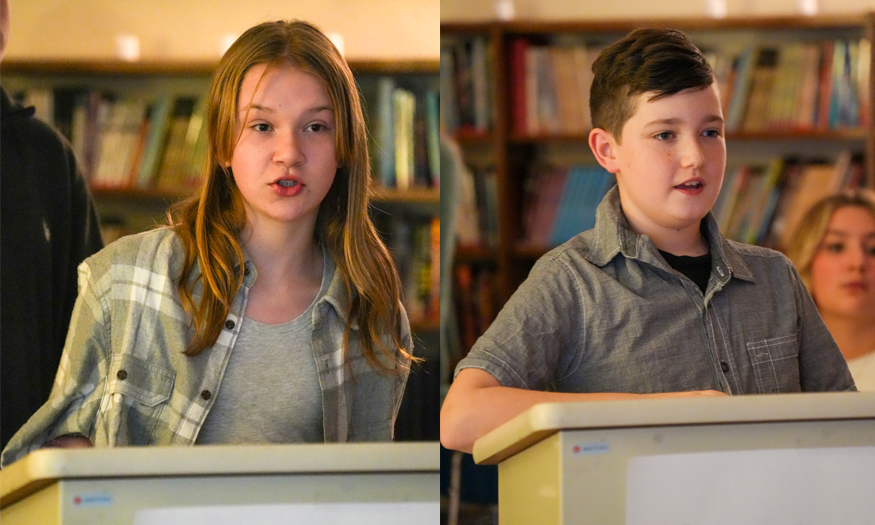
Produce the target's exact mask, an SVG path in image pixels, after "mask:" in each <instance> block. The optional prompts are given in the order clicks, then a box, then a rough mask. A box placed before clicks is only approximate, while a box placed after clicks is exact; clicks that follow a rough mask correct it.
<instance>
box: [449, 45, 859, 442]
mask: <svg viewBox="0 0 875 525" xmlns="http://www.w3.org/2000/svg"><path fill="white" fill-rule="evenodd" d="M593 73H594V81H593V86H592V90H591V93H590V109H591V114H592V124H593V128H594V129H593V130H592V131H591V132H590V135H589V146H590V148H591V149H592V151H593V153H594V154H595V158H596V160H597V161H598V163H599V164H601V165H602V166H603V167H604V168H605V169H607V170H608V171H610V172H611V173H614V174H615V175H616V177H617V186H616V187H614V188H613V189H612V190H611V191H610V192H609V193H608V194H607V195H606V196H605V198H604V200H603V201H602V203H601V204H600V205H599V207H598V210H597V212H596V225H595V228H593V229H592V230H589V231H586V232H584V233H582V234H580V235H578V236H576V237H575V238H573V239H572V240H570V241H569V242H567V243H565V244H563V245H562V246H560V247H558V248H556V249H554V250H552V251H551V252H549V253H548V254H546V255H545V256H544V257H542V258H541V259H540V260H539V261H538V262H537V263H536V264H535V266H534V268H533V269H532V271H531V273H530V274H529V277H528V279H527V280H526V281H525V282H524V283H523V284H522V285H521V286H520V287H519V289H518V290H517V291H516V293H514V295H513V296H512V297H511V299H510V300H509V301H508V302H507V304H506V305H505V306H504V308H503V309H502V310H501V312H500V313H499V315H498V317H497V318H496V320H495V322H493V324H492V326H490V328H489V329H488V330H487V331H486V333H485V334H484V335H483V336H482V337H481V338H480V339H479V340H478V341H477V343H476V344H475V345H474V347H473V348H472V350H471V352H470V353H469V354H468V356H467V357H466V358H465V359H463V360H462V361H461V362H460V363H459V365H458V367H457V369H456V373H457V375H456V378H455V380H454V382H453V384H452V387H451V388H450V390H449V393H448V394H447V397H446V400H445V401H444V405H443V409H442V411H441V442H442V443H443V444H444V446H446V447H447V448H452V449H457V450H462V451H466V452H470V451H471V448H472V447H473V443H474V441H475V440H476V439H477V438H479V437H480V436H482V435H484V434H485V433H487V432H489V431H490V430H492V429H494V428H495V427H497V426H499V425H500V424H501V423H503V422H505V421H507V420H508V419H511V418H512V417H513V416H515V415H517V414H519V413H520V412H523V411H524V410H526V409H528V408H529V407H531V406H533V405H535V404H537V403H544V402H557V401H604V400H619V399H630V398H634V397H639V396H644V397H694V396H723V395H738V394H766V393H779V392H799V391H846V390H855V388H854V382H853V380H852V379H851V375H850V373H849V372H848V368H847V365H846V364H845V361H844V359H843V358H842V355H841V352H840V351H839V349H838V347H837V346H836V344H835V342H834V341H833V339H832V337H831V336H830V335H829V332H828V331H827V329H826V327H825V326H824V324H823V321H822V320H821V319H820V316H819V315H818V314H817V310H816V308H815V306H814V302H813V301H812V300H811V297H810V296H809V295H808V292H807V291H806V290H805V286H804V285H803V284H802V281H801V280H800V278H799V275H798V274H797V273H796V271H795V269H794V268H793V266H792V265H791V264H790V262H789V261H788V260H787V259H786V258H785V257H784V256H783V255H781V254H780V253H778V252H775V251H772V250H767V249H765V248H760V247H756V246H749V245H745V244H739V243H736V242H733V241H730V240H727V239H726V238H724V237H723V236H722V235H721V234H720V232H719V230H718V226H717V223H716V221H715V220H714V217H713V216H712V215H711V213H710V210H711V207H712V206H713V205H714V201H715V200H716V199H717V195H718V194H719V192H720V186H721V184H722V182H723V172H724V168H725V166H726V142H725V139H724V136H723V116H722V112H721V109H720V95H719V93H718V90H717V84H716V83H715V81H714V75H713V72H712V70H711V67H710V66H709V65H708V62H707V61H706V60H705V58H704V57H703V56H702V54H701V52H700V51H699V50H698V49H697V48H696V46H695V45H693V43H692V42H690V40H689V39H688V38H687V37H686V36H685V35H684V34H683V33H681V32H679V31H673V30H662V29H639V30H636V31H633V32H632V33H630V34H629V35H627V36H626V37H625V38H623V39H622V40H620V41H618V42H616V43H615V44H613V45H611V46H609V47H608V48H606V49H605V50H604V51H603V52H602V53H601V55H600V56H599V58H598V59H597V60H596V61H595V63H594V64H593Z"/></svg>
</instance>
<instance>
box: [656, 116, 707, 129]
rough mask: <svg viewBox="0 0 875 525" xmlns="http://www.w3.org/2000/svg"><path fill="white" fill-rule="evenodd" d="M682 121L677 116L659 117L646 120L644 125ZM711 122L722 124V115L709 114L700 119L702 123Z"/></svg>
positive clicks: (670, 124) (669, 124) (669, 123)
mask: <svg viewBox="0 0 875 525" xmlns="http://www.w3.org/2000/svg"><path fill="white" fill-rule="evenodd" d="M682 122H683V119H679V118H661V119H656V120H652V121H650V122H648V123H647V124H645V126H654V125H662V126H666V125H667V126H673V125H677V124H681V123H682ZM712 122H719V123H721V124H722V123H723V117H721V116H720V115H709V116H708V117H706V118H705V119H704V120H703V121H702V123H703V124H711V123H712Z"/></svg>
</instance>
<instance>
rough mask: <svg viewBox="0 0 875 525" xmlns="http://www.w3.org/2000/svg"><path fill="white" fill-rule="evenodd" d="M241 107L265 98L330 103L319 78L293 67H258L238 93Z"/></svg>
mask: <svg viewBox="0 0 875 525" xmlns="http://www.w3.org/2000/svg"><path fill="white" fill-rule="evenodd" d="M238 93H239V94H238V107H245V106H246V105H247V104H248V102H249V101H250V100H259V99H262V98H264V97H266V96H267V97H277V96H279V97H287V96H288V97H293V98H296V99H303V100H307V101H310V100H312V101H318V102H320V103H324V102H328V101H329V96H328V91H327V90H326V89H325V84H324V82H323V81H322V79H321V78H319V77H318V76H316V75H314V74H312V73H310V72H308V71H305V70H303V69H301V68H299V67H297V66H295V65H292V64H280V65H274V66H272V67H270V68H269V69H268V66H267V64H256V65H254V66H252V67H251V68H249V70H248V71H246V74H245V75H244V76H243V81H242V82H241V83H240V89H239V92H238Z"/></svg>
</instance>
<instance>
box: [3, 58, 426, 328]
mask: <svg viewBox="0 0 875 525" xmlns="http://www.w3.org/2000/svg"><path fill="white" fill-rule="evenodd" d="M215 67H216V63H215V62H212V61H141V62H124V61H118V60H97V61H95V60H81V61H75V60H74V61H59V60H37V61H15V60H8V61H4V62H3V65H2V68H3V70H2V73H3V86H4V88H5V89H6V90H7V92H9V93H10V96H13V97H15V96H16V94H23V95H24V96H25V97H27V102H29V103H33V104H34V105H36V106H37V116H39V117H40V118H42V119H44V120H47V121H49V122H50V123H52V124H54V125H55V127H57V128H58V129H59V130H60V131H61V132H62V133H64V134H65V135H67V137H68V138H69V139H70V140H71V143H73V145H74V149H75V148H77V147H78V148H83V147H86V146H87V145H88V144H100V143H104V144H105V143H107V142H109V141H111V140H113V139H115V142H111V143H110V146H109V147H108V148H107V149H108V150H114V149H133V148H135V147H136V146H134V145H133V144H134V142H133V141H129V142H120V139H117V138H116V137H110V135H111V134H112V130H111V129H110V127H111V123H112V120H113V115H114V114H115V113H114V112H116V109H117V108H119V107H120V106H121V105H122V104H121V103H128V102H136V103H138V104H139V106H138V107H137V108H136V109H135V110H131V111H130V112H131V113H132V117H133V122H135V124H136V126H141V125H143V123H149V124H151V125H152V127H153V128H157V127H158V126H156V125H155V119H154V117H155V113H154V112H153V110H154V107H155V105H157V104H156V102H157V101H160V100H161V98H162V97H164V98H165V100H166V101H169V103H168V104H167V107H166V108H165V112H166V113H167V114H166V115H165V118H166V119H167V120H168V121H169V122H167V123H166V124H165V125H164V128H163V134H164V136H163V139H164V141H163V144H159V145H158V146H157V151H156V153H155V155H156V157H157V158H156V159H155V161H154V167H153V170H154V171H153V172H152V173H151V174H150V175H147V176H145V177H144V175H143V173H142V172H143V166H142V162H143V156H144V155H145V153H141V154H140V155H141V157H140V158H139V159H136V158H131V157H128V158H127V159H126V160H127V164H115V165H114V166H116V169H112V168H110V169H109V172H112V173H115V174H116V175H118V174H119V173H120V172H125V173H124V176H123V177H121V178H120V179H116V180H109V181H108V182H107V181H106V180H101V177H102V175H101V176H99V175H100V174H102V173H106V171H107V170H106V169H105V168H101V166H100V158H101V157H104V158H107V157H108V156H109V154H108V152H107V155H99V154H98V153H96V152H94V151H88V150H83V149H79V150H77V157H78V158H79V161H80V165H81V166H82V169H83V171H84V173H85V176H86V178H88V180H89V185H90V186H91V189H92V193H93V196H94V198H95V202H96V204H97V207H98V211H99V212H100V215H101V220H102V222H103V223H104V224H103V226H104V235H105V238H106V239H107V240H108V241H109V240H113V239H114V238H117V237H118V236H120V235H125V234H130V233H136V232H139V231H143V230H146V229H149V228H151V227H153V226H154V225H155V224H159V223H162V222H164V221H165V215H166V211H167V208H168V206H169V205H170V204H171V203H173V202H175V201H177V200H179V199H181V198H184V197H186V196H187V195H190V194H191V193H192V192H193V191H195V190H196V189H197V187H198V185H199V177H200V171H201V170H199V169H198V167H199V166H200V163H201V162H202V158H201V157H197V156H193V155H191V154H189V155H188V156H186V157H185V158H183V159H182V161H181V162H182V163H183V164H179V162H180V161H179V159H177V161H176V163H173V162H172V160H171V157H172V156H173V155H174V154H177V155H179V152H178V151H174V147H176V148H177V149H178V147H179V144H176V145H175V144H174V138H173V132H174V130H173V118H174V113H175V112H176V104H177V103H178V101H180V100H187V101H189V107H188V108H186V109H185V110H183V111H182V113H183V119H182V123H181V127H182V131H183V133H181V135H183V136H185V131H187V132H188V134H189V137H188V140H189V142H188V143H185V142H182V143H181V144H182V145H183V146H187V149H196V148H195V143H194V142H192V141H196V140H198V139H199V138H200V137H199V135H202V134H203V133H202V130H203V129H204V128H205V126H201V127H200V129H194V126H193V124H192V123H193V122H194V118H193V117H192V115H199V114H200V115H202V107H201V108H200V109H199V108H198V104H199V103H201V101H202V100H203V97H204V96H205V94H206V92H207V91H208V88H209V81H210V76H211V75H212V73H213V70H214V69H215ZM350 67H351V69H352V70H353V73H354V74H355V76H356V81H357V83H358V84H359V87H360V91H361V93H362V96H363V106H364V110H365V112H366V118H367V119H368V125H369V127H370V129H371V134H372V135H375V128H378V127H380V126H382V124H381V122H380V121H379V119H380V117H381V116H383V115H389V116H390V117H393V118H394V112H393V109H394V108H393V107H389V108H388V111H387V110H386V108H383V107H382V104H384V103H386V101H384V100H381V99H380V98H379V97H380V94H381V93H380V91H379V90H380V86H381V85H385V84H387V80H389V81H390V82H388V84H389V85H390V86H391V88H392V89H393V90H396V89H397V90H404V91H406V92H408V93H410V94H411V97H412V100H413V101H414V102H415V104H416V111H417V114H422V115H425V113H426V111H425V105H424V104H425V103H424V99H425V98H426V96H427V94H428V93H429V92H433V93H434V98H435V99H436V98H437V93H438V91H437V89H438V78H439V64H438V62H437V61H435V60H408V61H380V60H365V61H353V62H350ZM389 94H390V95H391V94H392V93H391V92H390V93H389ZM65 97H66V100H63V99H64V98H65ZM389 102H390V103H391V100H390V101H389ZM89 103H91V106H88V104H89ZM65 105H66V106H67V107H64V106H65ZM201 105H202V103H201ZM83 106H84V107H83ZM381 111H382V115H381ZM77 112H79V113H80V114H81V113H86V114H87V115H86V118H88V119H89V125H90V126H92V127H93V129H89V130H87V131H82V129H84V128H80V129H79V130H76V129H74V128H75V127H76V126H77V125H78V124H77V123H75V122H73V121H72V120H73V119H75V118H77V117H76V113H77ZM89 112H90V113H89ZM64 113H66V114H65V115H63V116H62V114H64ZM117 113H123V110H118V111H117ZM63 119H66V120H67V121H66V122H64V121H63ZM121 119H122V117H121V116H120V117H119V120H121ZM417 119H418V120H417V122H420V121H422V123H423V125H422V126H421V127H424V126H427V124H426V123H425V117H422V118H420V117H417ZM80 123H81V122H80ZM185 126H188V129H186V127H185ZM129 127H130V126H129ZM436 127H437V123H436V119H435V128H436ZM388 130H389V133H390V135H388V137H389V138H391V139H392V140H393V146H394V142H395V141H396V139H395V137H394V136H393V135H391V133H392V131H393V127H392V126H389V127H388ZM134 133H136V134H137V135H138V136H143V138H142V140H143V141H144V142H148V140H149V138H150V137H148V136H144V135H146V133H147V132H144V130H142V129H135V130H133V131H132V132H131V134H132V135H133V134H134ZM80 135H81V136H80ZM386 137H387V135H385V134H384V135H383V138H386ZM201 140H202V139H201ZM405 140H407V142H409V143H410V144H409V145H407V146H405V147H409V148H410V151H411V152H412V151H413V149H414V146H413V144H414V143H416V147H417V148H420V149H422V150H423V151H424V153H421V152H420V153H417V154H418V155H422V154H424V155H426V156H429V152H428V151H427V149H426V146H425V145H423V146H422V147H420V145H419V144H418V141H421V140H425V134H424V133H422V132H419V134H418V135H417V136H416V137H406V138H405ZM145 148H148V146H145ZM184 149H185V148H183V150H184ZM383 149H386V148H381V147H377V145H376V139H375V144H374V150H372V152H376V151H380V150H383ZM392 151H393V152H394V151H395V150H394V147H393V148H392ZM101 153H103V152H102V151H101ZM200 153H201V155H203V152H202V151H200ZM131 155H134V154H133V153H131ZM372 156H374V153H372ZM414 156H415V155H414ZM95 157H96V160H95ZM138 160H139V164H137V161H138ZM382 160H385V159H382ZM390 160H394V159H390ZM420 160H421V159H418V160H417V162H420ZM424 162H426V163H427V159H426V161H424ZM420 164H422V162H420ZM121 165H124V166H125V167H124V168H122V169H118V166H121ZM183 169H184V170H185V171H186V172H188V177H189V178H188V180H182V181H180V180H170V181H169V182H167V183H164V182H163V178H164V177H165V176H166V174H167V173H170V172H178V171H182V170H183ZM377 169H380V168H379V167H378V166H376V165H375V175H376V172H377ZM413 170H414V173H411V174H410V175H409V177H410V181H409V182H408V183H407V184H405V185H404V187H403V188H401V187H399V185H398V184H392V185H391V186H390V187H386V186H385V185H380V184H379V183H378V186H377V189H376V191H375V195H374V206H375V207H378V208H379V209H380V210H383V213H382V214H381V215H384V216H385V215H392V214H400V215H404V214H406V213H407V211H409V210H425V211H426V213H427V214H430V215H431V216H432V217H435V216H438V215H439V212H437V211H436V210H437V208H438V203H439V201H440V190H439V189H438V187H437V185H436V181H437V176H438V175H437V171H438V170H436V169H434V166H427V165H426V166H422V165H415V166H413ZM383 171H384V172H391V173H393V174H394V166H388V165H387V166H386V167H385V168H383ZM138 177H140V178H141V179H142V180H138ZM378 180H379V179H378ZM422 215H423V214H422V213H420V214H419V216H422ZM436 318H437V314H436V313H434V314H433V313H431V312H429V313H428V315H427V316H424V317H423V318H421V319H419V320H416V324H417V326H418V327H420V328H422V329H426V330H428V329H433V328H434V327H435V326H436V321H435V319H436Z"/></svg>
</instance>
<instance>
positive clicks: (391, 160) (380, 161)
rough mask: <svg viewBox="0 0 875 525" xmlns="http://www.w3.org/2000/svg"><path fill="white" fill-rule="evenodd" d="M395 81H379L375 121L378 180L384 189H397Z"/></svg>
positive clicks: (386, 77)
mask: <svg viewBox="0 0 875 525" xmlns="http://www.w3.org/2000/svg"><path fill="white" fill-rule="evenodd" d="M394 95H395V79H394V78H392V77H389V76H384V77H380V79H379V80H378V81H377V100H376V109H377V112H376V113H377V114H376V118H375V119H374V124H375V125H374V128H375V130H374V137H376V144H375V149H376V152H377V154H376V155H375V157H376V159H375V160H376V161H377V169H376V175H377V177H376V180H377V181H378V182H379V183H380V185H381V186H383V187H384V188H394V187H395V102H394Z"/></svg>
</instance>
